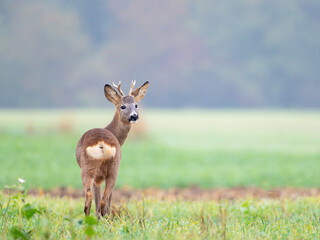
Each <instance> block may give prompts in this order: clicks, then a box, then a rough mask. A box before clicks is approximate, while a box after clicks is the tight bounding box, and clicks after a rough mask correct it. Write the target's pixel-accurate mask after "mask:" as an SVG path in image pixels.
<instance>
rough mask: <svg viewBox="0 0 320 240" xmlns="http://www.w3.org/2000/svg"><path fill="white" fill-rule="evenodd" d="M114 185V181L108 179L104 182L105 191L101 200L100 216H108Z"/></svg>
mask: <svg viewBox="0 0 320 240" xmlns="http://www.w3.org/2000/svg"><path fill="white" fill-rule="evenodd" d="M114 184H115V180H114V179H110V178H109V179H107V180H106V189H105V190H104V194H103V197H102V199H101V216H105V215H109V214H110V204H111V197H112V190H113V187H114Z"/></svg>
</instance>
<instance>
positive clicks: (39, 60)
mask: <svg viewBox="0 0 320 240" xmlns="http://www.w3.org/2000/svg"><path fill="white" fill-rule="evenodd" d="M0 68H1V70H0V107H1V108H13V107H19V108H25V107H27V108H42V107H102V106H110V105H108V104H107V103H106V102H105V101H106V99H105V97H104V93H103V86H104V84H106V83H109V84H110V83H112V82H113V81H114V82H118V81H120V80H121V81H122V83H123V87H124V89H125V90H126V91H127V90H128V89H129V85H130V82H131V80H133V79H136V80H137V85H140V84H142V83H144V82H145V81H149V82H150V88H149V92H148V94H147V96H146V100H145V101H143V104H144V105H146V106H149V107H172V108H173V107H191V108H195V107H200V108H220V107H221V108H223V107H232V108H236V107H259V108H260V107H268V108H269V107H270V108H274V107H275V108H278V107H279V108H286V107H289V108H304V107H306V108H319V107H320V1H319V0H308V1H305V0H282V1H279V0H239V1H231V0H224V1H219V0H203V1H191V0H175V1H172V0H155V1H149V0H135V1H129V0H123V1H116V0H109V1H107V0H93V1H88V0H71V1H65V0H57V1H42V0H28V1H23V0H15V1H9V0H1V1H0Z"/></svg>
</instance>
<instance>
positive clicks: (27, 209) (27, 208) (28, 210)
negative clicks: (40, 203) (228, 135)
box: [21, 203, 41, 220]
mask: <svg viewBox="0 0 320 240" xmlns="http://www.w3.org/2000/svg"><path fill="white" fill-rule="evenodd" d="M21 212H22V215H23V216H24V217H26V218H27V219H28V220H29V219H30V218H31V217H32V216H33V215H34V214H36V213H39V214H40V213H41V212H40V211H39V210H38V209H36V208H35V207H33V206H32V205H31V204H30V203H27V204H26V205H24V206H23V208H22V209H21Z"/></svg>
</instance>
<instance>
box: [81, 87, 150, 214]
mask: <svg viewBox="0 0 320 240" xmlns="http://www.w3.org/2000/svg"><path fill="white" fill-rule="evenodd" d="M134 85H135V81H132V83H131V89H130V91H129V94H128V95H125V94H124V93H123V92H122V90H121V88H120V87H121V82H119V84H118V86H116V85H115V84H113V86H114V87H116V89H117V90H118V92H117V91H116V90H115V89H113V88H112V87H111V86H110V85H108V84H106V85H105V86H104V93H105V95H106V98H107V99H108V100H109V101H110V102H111V103H113V104H114V105H115V107H116V113H115V115H114V117H113V120H112V121H111V123H110V124H109V125H108V126H107V127H105V128H94V129H91V130H89V131H87V132H86V133H85V134H83V135H82V137H81V138H80V140H79V142H78V145H77V149H76V157H77V162H78V164H79V166H80V168H81V179H82V184H83V188H84V191H85V196H86V200H85V207H84V213H85V215H86V216H87V215H89V214H90V208H91V202H92V197H93V196H92V195H93V194H94V198H95V203H96V215H97V216H98V217H99V216H105V215H106V214H107V215H109V213H110V203H111V197H112V190H113V187H114V185H115V183H116V180H117V175H118V170H119V165H120V159H121V148H120V146H121V145H122V144H123V143H124V141H125V140H126V138H127V136H128V133H129V131H130V127H131V123H135V122H137V121H138V118H139V115H138V105H137V103H138V102H139V101H140V100H141V99H142V98H143V97H144V95H145V93H146V91H147V88H148V86H149V82H145V83H144V84H143V85H142V86H141V87H139V88H137V89H135V90H133V88H134ZM103 181H104V182H105V190H104V193H103V195H102V197H101V194H100V185H101V183H102V182H103ZM92 191H93V194H92Z"/></svg>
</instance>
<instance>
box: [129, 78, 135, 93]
mask: <svg viewBox="0 0 320 240" xmlns="http://www.w3.org/2000/svg"><path fill="white" fill-rule="evenodd" d="M134 85H136V80H134V81H133V80H132V82H131V88H130V91H129V95H131V93H132V91H133V88H134Z"/></svg>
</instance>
